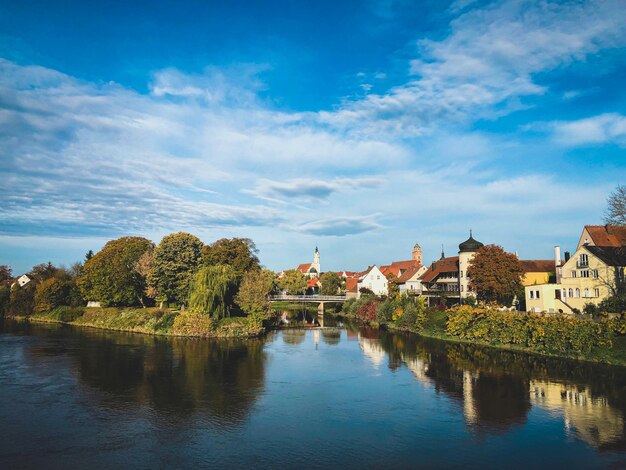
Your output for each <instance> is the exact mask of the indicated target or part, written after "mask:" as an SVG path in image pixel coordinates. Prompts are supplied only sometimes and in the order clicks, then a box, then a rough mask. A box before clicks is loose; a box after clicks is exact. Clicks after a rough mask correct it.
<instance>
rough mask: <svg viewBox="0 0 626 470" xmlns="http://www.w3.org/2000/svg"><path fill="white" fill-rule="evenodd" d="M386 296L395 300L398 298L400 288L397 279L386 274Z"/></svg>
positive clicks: (393, 275)
mask: <svg viewBox="0 0 626 470" xmlns="http://www.w3.org/2000/svg"><path fill="white" fill-rule="evenodd" d="M386 277H387V295H388V296H389V298H392V299H395V298H397V297H399V296H400V286H398V278H397V277H396V275H395V274H394V273H389V274H387V276H386Z"/></svg>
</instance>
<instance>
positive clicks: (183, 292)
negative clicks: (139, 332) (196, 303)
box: [150, 232, 203, 306]
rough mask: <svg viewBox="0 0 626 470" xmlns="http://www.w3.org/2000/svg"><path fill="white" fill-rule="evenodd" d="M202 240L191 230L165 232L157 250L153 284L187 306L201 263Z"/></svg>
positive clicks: (168, 297)
mask: <svg viewBox="0 0 626 470" xmlns="http://www.w3.org/2000/svg"><path fill="white" fill-rule="evenodd" d="M202 246H203V244H202V242H201V241H200V239H199V238H197V237H194V236H193V235H190V234H189V233H184V232H178V233H172V234H170V235H166V236H165V237H163V240H161V242H160V243H159V245H158V246H157V247H156V249H155V250H154V261H153V265H152V276H151V278H150V287H152V288H154V289H155V290H156V292H158V295H159V296H161V298H162V299H163V300H165V301H167V302H178V303H179V304H181V305H183V306H184V305H187V301H188V300H189V286H190V285H191V282H192V281H193V279H194V277H195V275H196V273H197V272H198V269H199V268H200V264H201V262H202Z"/></svg>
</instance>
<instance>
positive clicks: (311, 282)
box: [306, 277, 321, 287]
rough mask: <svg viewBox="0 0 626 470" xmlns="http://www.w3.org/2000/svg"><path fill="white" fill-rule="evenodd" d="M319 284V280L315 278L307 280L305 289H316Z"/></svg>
mask: <svg viewBox="0 0 626 470" xmlns="http://www.w3.org/2000/svg"><path fill="white" fill-rule="evenodd" d="M320 284H321V283H320V280H319V279H318V278H316V277H314V278H313V279H307V281H306V285H307V287H317V286H319V285H320Z"/></svg>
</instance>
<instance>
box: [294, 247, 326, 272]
mask: <svg viewBox="0 0 626 470" xmlns="http://www.w3.org/2000/svg"><path fill="white" fill-rule="evenodd" d="M296 270H298V271H300V272H301V273H302V274H304V275H305V276H308V277H309V278H310V279H313V278H314V277H319V276H320V274H321V273H322V267H321V264H320V252H319V250H318V249H317V247H315V251H314V252H313V262H312V263H303V264H300V265H298V267H297V268H296Z"/></svg>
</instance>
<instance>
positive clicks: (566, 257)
mask: <svg viewBox="0 0 626 470" xmlns="http://www.w3.org/2000/svg"><path fill="white" fill-rule="evenodd" d="M568 261H569V251H566V252H565V262H566V263H567V262H568Z"/></svg>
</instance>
